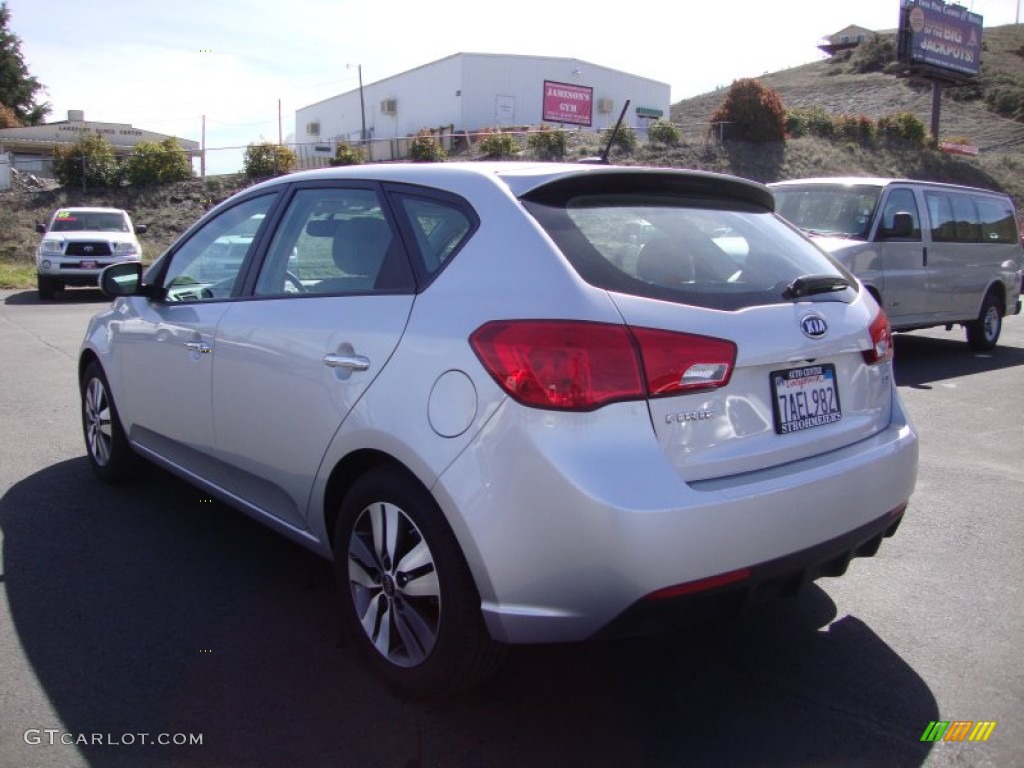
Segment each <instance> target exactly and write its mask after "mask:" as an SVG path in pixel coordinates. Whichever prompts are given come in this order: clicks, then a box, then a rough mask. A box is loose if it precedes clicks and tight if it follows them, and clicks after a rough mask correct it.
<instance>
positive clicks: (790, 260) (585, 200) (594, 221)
mask: <svg viewBox="0 0 1024 768" xmlns="http://www.w3.org/2000/svg"><path fill="white" fill-rule="evenodd" d="M526 206H527V208H528V210H529V211H530V212H531V213H532V214H533V215H534V216H535V217H536V218H537V219H538V221H539V222H540V223H541V225H542V226H543V227H544V228H545V229H546V230H547V232H548V234H550V235H551V237H552V238H553V239H554V240H555V242H556V243H557V244H558V246H559V248H560V249H561V250H562V252H563V253H564V254H565V255H566V257H567V258H568V259H569V261H570V262H571V263H572V265H573V266H574V267H575V268H576V270H577V271H578V272H579V273H580V275H581V276H582V277H583V278H584V279H585V280H587V281H588V282H589V283H591V284H592V285H596V286H598V287H600V288H605V289H608V290H614V291H618V292H622V293H629V294H633V295H637V296H646V297H650V298H657V299H663V300H667V301H675V302H678V303H684V304H690V305H693V306H700V307H709V308H713V309H723V310H736V309H742V308H745V307H749V306H756V305H763V304H776V303H782V302H784V301H786V299H785V297H784V295H783V294H784V293H785V291H786V287H787V286H788V285H789V284H790V283H791V282H792V281H793V280H795V279H796V278H797V277H801V276H806V275H816V276H835V277H841V278H845V279H847V280H849V281H850V283H851V284H852V283H854V282H855V281H854V279H853V277H852V276H851V275H849V274H848V273H847V272H846V271H845V270H844V269H843V268H842V267H841V266H839V265H838V264H837V263H836V262H834V261H833V260H832V259H830V258H829V257H827V256H825V255H824V254H823V253H822V252H821V251H819V250H818V249H817V248H815V247H814V246H813V245H812V244H811V243H810V242H808V240H807V239H806V238H804V237H802V236H801V235H800V234H799V233H797V232H796V231H794V230H793V229H792V228H791V227H789V226H787V225H786V224H785V223H784V222H782V221H780V220H779V218H777V217H776V216H774V215H773V214H772V213H770V212H768V211H766V210H763V209H746V208H744V207H743V206H738V207H737V206H733V205H730V201H722V204H721V206H720V207H719V206H716V205H714V204H713V203H712V202H709V201H700V202H698V203H694V202H693V201H690V200H688V199H686V198H673V197H671V196H644V195H622V196H615V195H607V196H605V195H584V196H578V197H575V198H572V199H569V200H567V201H566V202H565V204H564V206H555V205H552V204H550V203H548V204H541V203H538V202H535V201H529V202H526ZM737 208H738V209H737ZM851 295H852V294H850V293H849V291H838V292H836V293H834V294H829V296H828V297H827V298H831V299H837V300H849V298H850V296H851ZM827 298H826V297H824V296H823V297H822V299H823V300H827Z"/></svg>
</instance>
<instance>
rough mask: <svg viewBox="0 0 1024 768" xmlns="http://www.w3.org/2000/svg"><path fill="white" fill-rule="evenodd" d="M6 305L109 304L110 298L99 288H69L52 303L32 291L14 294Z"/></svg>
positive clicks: (6, 301)
mask: <svg viewBox="0 0 1024 768" xmlns="http://www.w3.org/2000/svg"><path fill="white" fill-rule="evenodd" d="M4 303H5V304H18V305H26V304H44V305H45V304H109V303H110V297H109V296H104V295H103V293H102V292H101V291H100V289H99V288H67V289H65V290H63V291H60V292H59V293H57V294H56V298H54V299H53V300H52V301H43V300H41V299H40V298H39V292H38V291H36V290H35V289H34V288H33V289H32V290H24V291H19V292H17V293H12V294H11V295H9V296H8V297H7V298H6V299H4Z"/></svg>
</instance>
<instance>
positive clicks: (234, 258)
mask: <svg viewBox="0 0 1024 768" xmlns="http://www.w3.org/2000/svg"><path fill="white" fill-rule="evenodd" d="M276 197H277V195H276V194H269V195H263V196H261V197H255V198H252V199H250V200H246V201H245V202H244V203H239V204H238V205H236V206H234V207H232V208H229V209H228V210H226V211H224V212H222V213H221V214H219V215H218V216H217V217H216V218H213V219H211V220H210V221H208V222H206V224H205V225H203V227H202V228H201V229H199V230H198V231H197V232H196V233H195V234H193V235H192V236H191V237H190V238H189V239H188V240H187V241H186V242H185V243H184V244H183V245H182V246H181V247H180V248H178V250H176V251H175V252H174V254H173V255H172V256H171V261H170V263H169V264H168V265H167V271H166V272H165V274H164V277H163V286H164V290H165V294H166V299H167V300H168V301H210V300H211V299H223V298H227V297H229V296H232V295H234V291H235V284H236V282H237V280H238V277H239V274H240V273H241V270H242V265H243V264H244V263H245V260H246V258H247V257H248V256H249V252H250V251H251V250H252V248H253V245H254V243H256V239H257V235H258V234H259V232H260V230H261V229H262V227H263V225H264V221H265V219H266V215H267V212H268V211H269V210H270V206H271V205H273V203H274V200H275V199H276Z"/></svg>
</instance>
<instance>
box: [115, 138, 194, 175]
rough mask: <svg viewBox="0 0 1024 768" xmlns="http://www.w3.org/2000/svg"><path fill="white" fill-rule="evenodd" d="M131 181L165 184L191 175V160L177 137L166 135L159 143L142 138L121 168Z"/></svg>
mask: <svg viewBox="0 0 1024 768" xmlns="http://www.w3.org/2000/svg"><path fill="white" fill-rule="evenodd" d="M122 171H123V173H124V177H125V178H126V179H127V180H128V182H129V183H131V184H139V185H143V184H166V183H168V182H172V181H184V180H185V179H189V178H191V177H192V162H191V160H190V159H189V156H188V153H187V152H186V151H185V150H183V149H182V148H181V145H180V144H178V140H177V139H176V138H174V137H173V136H168V137H167V138H166V139H164V140H163V141H161V142H160V143H159V144H158V143H156V142H152V141H142V142H139V143H138V144H136V145H135V152H134V154H132V156H131V157H129V158H128V159H127V160H126V161H125V163H124V167H123V168H122Z"/></svg>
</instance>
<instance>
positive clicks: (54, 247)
mask: <svg viewBox="0 0 1024 768" xmlns="http://www.w3.org/2000/svg"><path fill="white" fill-rule="evenodd" d="M40 250H41V252H42V253H44V254H46V255H47V256H60V255H61V254H62V253H64V243H62V242H61V241H60V240H43V244H42V247H41V249H40Z"/></svg>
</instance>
